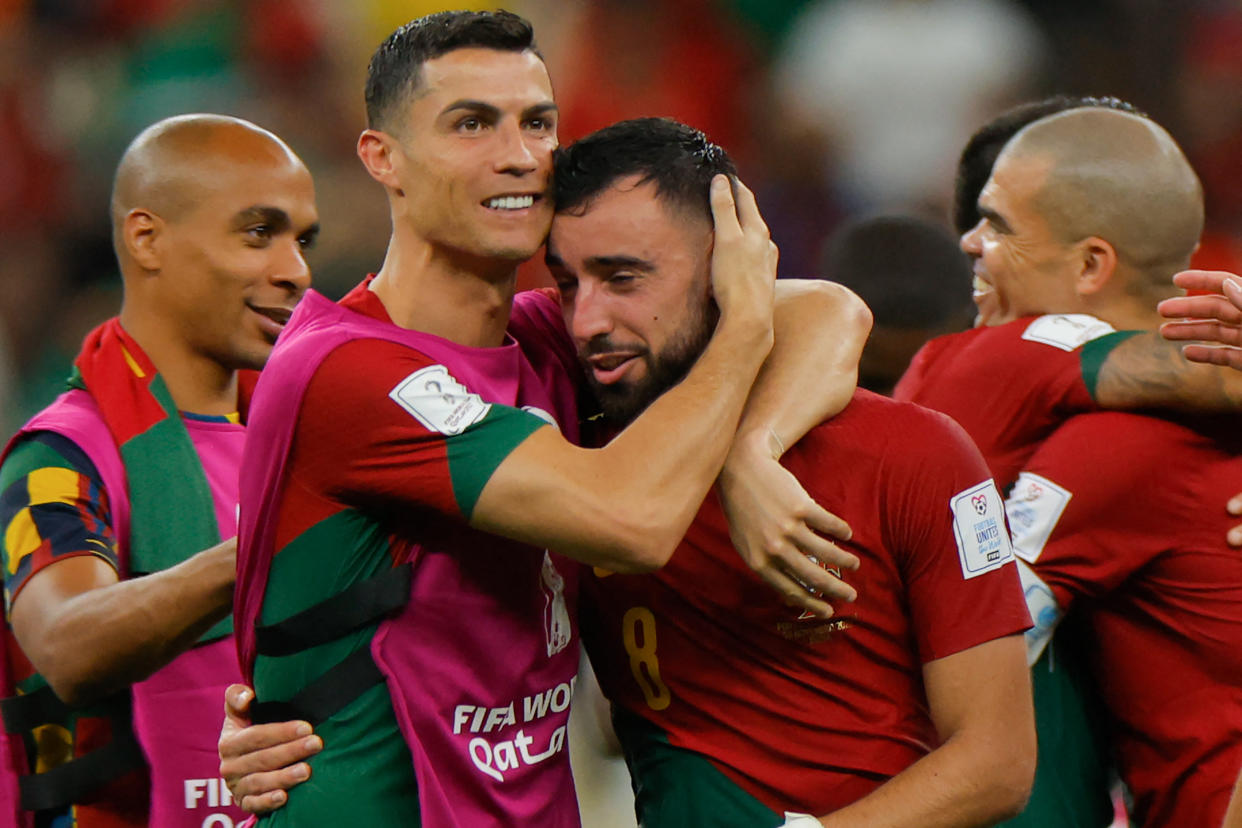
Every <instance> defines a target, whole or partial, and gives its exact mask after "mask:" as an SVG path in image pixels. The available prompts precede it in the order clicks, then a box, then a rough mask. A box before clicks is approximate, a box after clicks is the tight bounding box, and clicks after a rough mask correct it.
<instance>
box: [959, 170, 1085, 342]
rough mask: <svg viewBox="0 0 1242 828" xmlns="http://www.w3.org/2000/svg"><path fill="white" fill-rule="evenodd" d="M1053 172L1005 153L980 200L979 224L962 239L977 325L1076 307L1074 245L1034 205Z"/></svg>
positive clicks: (998, 322)
mask: <svg viewBox="0 0 1242 828" xmlns="http://www.w3.org/2000/svg"><path fill="white" fill-rule="evenodd" d="M1047 171H1048V167H1047V165H1046V164H1044V163H1041V162H1040V161H1039V160H1037V159H1031V158H1023V157H1017V158H1014V157H1011V156H1009V155H1006V154H1002V155H1001V157H1000V159H998V160H997V163H996V167H995V168H994V169H993V171H992V177H991V178H990V179H988V183H987V186H985V187H984V188H983V192H982V193H980V195H979V213H980V215H982V216H983V218H982V219H980V221H979V223H978V224H977V225H975V226H974V228H972V229H971V230H969V231H968V232H967V233H966V234H965V235H963V236H962V240H961V247H962V250H963V251H964V252H965V253H966V255H968V256H970V258H971V262H972V264H973V267H974V300H975V306H976V307H977V308H978V310H979V316H978V319H977V321H976V325H1003V324H1005V323H1006V322H1012V321H1013V320H1015V319H1017V318H1019V317H1021V316H1027V315H1030V314H1040V313H1052V312H1063V311H1067V310H1070V309H1071V308H1073V306H1074V304H1075V302H1076V294H1075V293H1074V278H1073V277H1074V250H1073V245H1071V244H1067V243H1066V242H1064V241H1062V240H1060V239H1058V238H1057V237H1056V236H1054V234H1053V233H1052V231H1051V229H1050V228H1049V226H1048V223H1047V222H1046V221H1045V220H1044V218H1043V216H1041V215H1040V214H1039V212H1038V211H1037V210H1036V208H1035V206H1034V198H1035V196H1036V195H1037V194H1038V193H1039V188H1040V186H1041V185H1042V183H1043V181H1044V179H1045V177H1046V175H1047Z"/></svg>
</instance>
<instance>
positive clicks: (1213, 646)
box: [963, 109, 1242, 825]
mask: <svg viewBox="0 0 1242 828" xmlns="http://www.w3.org/2000/svg"><path fill="white" fill-rule="evenodd" d="M979 206H980V211H981V213H982V214H983V216H984V220H983V221H982V222H981V223H980V225H979V226H978V227H976V228H975V229H974V230H973V231H972V232H971V233H970V234H968V235H967V236H966V237H965V238H964V240H963V245H964V248H965V249H967V251H968V252H973V253H974V255H975V256H976V261H977V263H976V274H977V276H978V277H979V278H980V279H982V280H983V281H985V282H986V283H987V285H989V286H990V287H991V288H992V289H994V290H995V291H996V293H997V297H996V299H997V304H998V307H1000V308H1009V309H1011V312H1012V313H1013V314H1014V315H1020V314H1023V313H1026V314H1032V313H1041V312H1042V313H1051V314H1069V313H1072V312H1081V313H1084V314H1090V316H1082V317H1073V316H1071V317H1069V321H1070V322H1074V323H1076V324H1074V325H1070V324H1068V323H1067V322H1065V321H1060V320H1065V319H1066V317H1065V316H1062V315H1054V316H1043V317H1039V318H1038V319H1036V320H1035V321H1034V322H1031V321H1030V320H1022V321H1021V322H1019V323H1015V324H1017V325H1020V326H1021V327H1020V328H1019V330H1022V331H1023V332H1024V336H1025V337H1026V338H1027V340H1028V341H1031V342H1038V341H1040V340H1042V341H1044V342H1046V343H1048V344H1049V345H1051V346H1066V345H1070V346H1072V344H1073V343H1074V342H1075V341H1077V340H1081V339H1083V338H1089V337H1088V336H1087V335H1086V334H1085V333H1084V331H1087V330H1089V329H1090V327H1093V326H1095V327H1098V326H1099V325H1106V326H1107V327H1106V328H1105V329H1106V330H1108V329H1112V328H1113V327H1117V328H1125V329H1131V330H1150V329H1152V328H1154V327H1155V323H1156V321H1157V317H1156V315H1155V311H1154V308H1155V305H1156V300H1157V299H1158V298H1161V297H1163V296H1167V294H1168V291H1169V277H1170V275H1171V274H1172V273H1173V272H1175V271H1177V270H1179V269H1181V268H1184V267H1185V266H1186V261H1187V260H1188V259H1189V256H1190V253H1191V251H1192V250H1193V249H1194V246H1195V244H1196V243H1197V241H1198V236H1199V231H1200V229H1201V224H1202V216H1203V210H1202V200H1201V192H1200V189H1199V185H1198V180H1197V178H1196V177H1195V175H1194V173H1193V171H1192V170H1191V169H1190V166H1189V164H1188V163H1187V162H1186V160H1185V158H1184V156H1183V155H1182V153H1181V151H1180V149H1179V148H1178V147H1177V145H1176V144H1175V143H1174V142H1173V140H1172V139H1171V138H1170V137H1169V136H1168V134H1167V133H1165V132H1164V131H1163V130H1162V129H1160V128H1159V127H1158V126H1157V125H1155V124H1154V123H1152V122H1151V121H1149V120H1147V119H1144V118H1141V117H1137V116H1134V115H1130V114H1126V113H1119V112H1111V111H1105V110H1099V109H1081V110H1074V111H1071V112H1066V113H1063V114H1060V115H1056V116H1053V117H1050V118H1047V119H1044V120H1041V121H1038V122H1036V123H1035V124H1033V125H1031V126H1029V127H1027V128H1026V129H1025V130H1023V131H1022V132H1021V133H1019V135H1018V136H1017V137H1016V138H1015V139H1014V141H1013V142H1012V143H1011V144H1010V146H1009V147H1007V148H1006V150H1005V151H1004V152H1003V153H1002V155H1001V157H1000V159H999V160H998V161H997V165H996V168H995V170H994V172H993V175H992V178H991V180H990V182H989V184H988V186H987V187H986V188H985V189H984V191H983V194H982V196H981V197H980V200H979ZM1003 327H1004V326H1002V328H1003ZM998 330H1000V329H998ZM1049 350H1051V348H1049ZM1015 353H1016V348H1014V347H1013V346H1010V348H1009V350H1008V352H1007V356H1006V357H1002V356H1001V354H999V353H998V354H996V355H995V356H994V357H993V359H995V360H996V361H1007V363H1008V365H1009V367H1010V369H1011V374H1010V376H1013V373H1012V369H1013V368H1014V367H1015V366H1021V367H1022V368H1023V373H1025V370H1026V368H1027V367H1028V366H1031V367H1032V368H1033V369H1034V370H1036V371H1037V372H1041V373H1042V371H1043V369H1042V368H1040V367H1039V366H1037V365H1034V358H1032V359H1030V360H1027V361H1025V362H1021V363H1019V362H1015V361H1014V360H1013V355H1014V354H1015ZM976 361H977V362H981V361H982V359H978V358H977V360H976ZM967 367H969V366H967ZM975 402H976V404H977V403H978V400H976V401H975ZM998 413H999V412H998ZM1021 422H1022V421H1021V420H1016V421H1013V422H1011V423H1010V424H1009V425H1008V426H1007V427H1008V428H1010V429H1015V430H1016V429H1017V428H1019V427H1020V425H1021ZM997 427H1000V428H1003V427H1006V426H1005V425H1004V424H1003V423H1001V424H998V426H997ZM1235 452H1236V448H1235V447H1234V446H1233V445H1232V443H1231V442H1230V441H1229V440H1227V439H1224V435H1222V433H1221V431H1220V430H1219V428H1218V427H1217V426H1216V425H1215V424H1213V423H1211V422H1189V421H1187V422H1172V421H1169V422H1165V421H1160V420H1155V419H1151V418H1143V417H1135V416H1131V415H1121V414H1092V415H1090V416H1086V417H1080V418H1077V419H1075V420H1073V421H1071V422H1070V423H1069V424H1068V425H1066V426H1064V427H1062V428H1061V429H1060V430H1059V431H1058V432H1057V433H1056V434H1055V435H1053V436H1052V437H1051V438H1049V439H1047V441H1046V442H1044V443H1043V444H1042V446H1040V448H1039V450H1038V452H1037V453H1036V454H1035V455H1034V456H1033V457H1032V458H1029V459H1028V460H1026V461H1025V462H1024V466H1025V467H1026V469H1027V471H1026V472H1024V473H1023V474H1022V476H1020V477H1019V478H1018V479H1017V482H1016V483H1015V485H1014V487H1013V490H1012V493H1011V495H1010V499H1009V516H1010V524H1011V528H1012V529H1013V532H1014V538H1015V550H1016V552H1017V554H1018V556H1019V557H1020V558H1022V559H1023V560H1024V561H1025V562H1026V563H1027V564H1028V565H1029V569H1028V570H1027V577H1026V579H1025V580H1026V585H1027V596H1028V603H1029V604H1030V605H1031V607H1032V615H1033V616H1035V617H1036V622H1037V627H1036V631H1035V633H1036V634H1035V635H1032V636H1030V640H1031V643H1032V644H1033V651H1034V652H1038V647H1039V646H1040V645H1041V644H1042V642H1043V641H1045V640H1046V636H1047V632H1048V630H1049V629H1050V628H1051V627H1052V626H1053V625H1054V624H1055V622H1056V621H1057V620H1058V619H1059V617H1060V615H1061V614H1062V613H1063V612H1065V611H1066V610H1068V609H1069V608H1070V606H1071V605H1073V606H1075V607H1076V608H1078V609H1079V610H1081V615H1082V617H1081V618H1080V620H1082V621H1084V622H1085V623H1086V628H1087V631H1088V632H1087V639H1086V642H1085V643H1086V646H1087V653H1088V657H1089V664H1090V666H1091V667H1092V669H1093V672H1094V675H1095V678H1096V681H1097V683H1098V685H1099V688H1100V691H1101V694H1102V698H1103V700H1104V702H1105V705H1106V707H1107V710H1108V724H1109V735H1110V738H1111V740H1112V742H1113V748H1114V752H1115V754H1116V756H1117V758H1118V762H1119V768H1120V771H1121V775H1122V778H1123V780H1124V781H1125V782H1126V784H1127V786H1128V787H1129V789H1130V791H1131V793H1132V795H1133V797H1134V802H1135V805H1134V811H1133V814H1132V818H1133V820H1134V821H1135V823H1136V824H1138V825H1200V824H1217V823H1218V822H1219V820H1220V818H1221V816H1222V815H1223V813H1224V808H1225V801H1226V799H1227V797H1228V792H1229V788H1230V786H1231V784H1232V781H1233V778H1234V776H1235V775H1236V771H1237V767H1238V765H1239V763H1242V740H1240V739H1239V736H1242V731H1240V728H1242V691H1240V690H1239V689H1238V688H1239V681H1238V675H1239V673H1238V671H1239V668H1240V667H1242V664H1239V662H1238V657H1237V652H1238V650H1239V646H1238V645H1239V643H1242V562H1239V561H1237V560H1236V556H1235V555H1233V554H1232V553H1231V552H1229V550H1228V549H1227V547H1226V545H1225V543H1224V540H1223V535H1224V530H1223V528H1221V529H1219V534H1215V536H1213V535H1214V533H1216V532H1217V531H1218V530H1217V529H1216V528H1215V527H1216V526H1217V524H1220V523H1221V522H1222V521H1223V519H1224V515H1223V514H1220V515H1216V514H1214V513H1215V512H1216V511H1217V509H1214V508H1211V507H1209V506H1208V504H1209V503H1213V502H1215V503H1219V502H1221V501H1222V500H1223V499H1224V498H1225V497H1226V495H1225V494H1221V493H1222V492H1227V491H1228V488H1229V485H1230V483H1229V481H1230V480H1231V479H1232V480H1236V478H1237V476H1238V474H1239V471H1240V470H1239V469H1238V468H1237V463H1238V461H1237V460H1236V459H1235V458H1234V456H1233V455H1234V454H1235ZM1157 475H1158V476H1157ZM1157 480H1158V481H1159V482H1158V483H1156V482H1155V481H1157ZM1232 485H1235V486H1236V483H1234V484H1232ZM1187 698H1191V699H1195V701H1193V702H1191V703H1190V704H1187V703H1185V701H1184V700H1185V699H1187ZM1206 710H1211V711H1212V712H1211V714H1210V720H1209V719H1207V718H1204V716H1203V712H1204V711H1206Z"/></svg>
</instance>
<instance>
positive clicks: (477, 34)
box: [366, 11, 542, 129]
mask: <svg viewBox="0 0 1242 828" xmlns="http://www.w3.org/2000/svg"><path fill="white" fill-rule="evenodd" d="M468 48H482V49H495V50H497V51H500V52H526V51H530V52H534V53H535V54H536V55H539V50H538V49H537V48H536V46H535V30H534V29H533V28H532V27H531V25H530V23H529V22H528V21H526V20H525V19H524V18H522V17H519V16H518V15H516V14H513V13H512V12H507V11H494V12H493V11H444V12H437V13H435V14H429V15H427V16H425V17H420V18H418V19H416V20H411V21H410V22H409V23H406V24H405V25H404V26H402V27H401V28H399V29H397V30H396V31H395V32H393V33H392V34H390V35H389V36H388V37H387V39H385V40H384V42H383V43H381V44H380V45H379V48H378V49H376V50H375V54H373V55H372V56H371V63H370V64H369V65H368V66H367V85H366V104H367V126H368V127H370V128H371V129H391V128H392V123H391V121H392V117H393V113H394V111H395V110H397V109H399V108H400V107H401V105H402V104H403V103H405V102H406V101H407V100H408V99H409V97H410V96H411V95H412V94H413V93H414V90H415V89H416V88H417V87H418V83H419V80H420V75H421V70H422V67H423V64H424V63H426V62H427V61H429V60H434V59H435V58H438V57H440V56H442V55H445V54H448V53H449V52H452V51H456V50H457V49H468ZM540 57H542V55H540Z"/></svg>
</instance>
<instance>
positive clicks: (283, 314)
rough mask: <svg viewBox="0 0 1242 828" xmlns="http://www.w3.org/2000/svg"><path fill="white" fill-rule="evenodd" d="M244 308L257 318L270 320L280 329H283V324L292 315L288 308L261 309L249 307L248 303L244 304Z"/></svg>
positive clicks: (256, 306) (260, 307) (259, 307)
mask: <svg viewBox="0 0 1242 828" xmlns="http://www.w3.org/2000/svg"><path fill="white" fill-rule="evenodd" d="M246 307H248V308H250V310H252V311H254V312H255V313H257V314H259V316H263V317H266V318H267V319H270V320H272V321H273V322H275V323H276V324H277V325H280V326H281V327H284V325H285V323H286V322H288V321H289V317H290V316H292V315H293V311H292V310H291V309H290V308H280V307H262V306H259V305H251V304H250V303H248V302H247V303H246Z"/></svg>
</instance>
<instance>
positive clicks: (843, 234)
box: [820, 215, 974, 332]
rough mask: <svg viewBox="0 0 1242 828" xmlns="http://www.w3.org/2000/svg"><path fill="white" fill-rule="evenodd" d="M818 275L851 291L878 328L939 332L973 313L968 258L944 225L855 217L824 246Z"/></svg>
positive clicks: (900, 218) (922, 220)
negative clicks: (859, 299)
mask: <svg viewBox="0 0 1242 828" xmlns="http://www.w3.org/2000/svg"><path fill="white" fill-rule="evenodd" d="M820 275H821V276H822V277H823V278H825V279H827V280H829V281H832V282H838V283H840V284H843V285H845V286H846V287H848V288H850V289H851V290H853V291H854V292H855V293H857V294H858V295H859V297H860V298H861V299H862V300H863V301H864V302H866V303H867V306H868V307H870V308H871V312H872V313H873V314H874V315H875V324H876V326H877V327H879V326H884V327H891V328H902V329H906V330H927V331H937V332H938V331H941V330H944V329H952V328H955V327H957V326H959V325H960V326H961V327H965V326H966V325H968V324H969V322H970V319H971V318H972V317H973V315H974V314H973V311H974V304H973V303H972V302H971V301H970V260H969V259H967V257H966V254H965V253H963V252H962V251H961V250H960V249H959V248H958V246H957V239H955V238H954V237H953V234H952V233H950V232H949V230H948V228H946V227H945V226H944V225H942V224H939V223H935V222H932V221H929V220H927V219H925V218H920V217H917V216H906V215H879V216H871V217H866V218H858V219H853V220H851V221H849V222H847V223H845V224H843V225H841V226H840V227H838V228H837V229H836V230H835V231H834V232H833V234H832V235H831V236H829V237H828V241H827V242H826V243H825V245H824V252H823V258H822V261H821V263H820Z"/></svg>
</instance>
